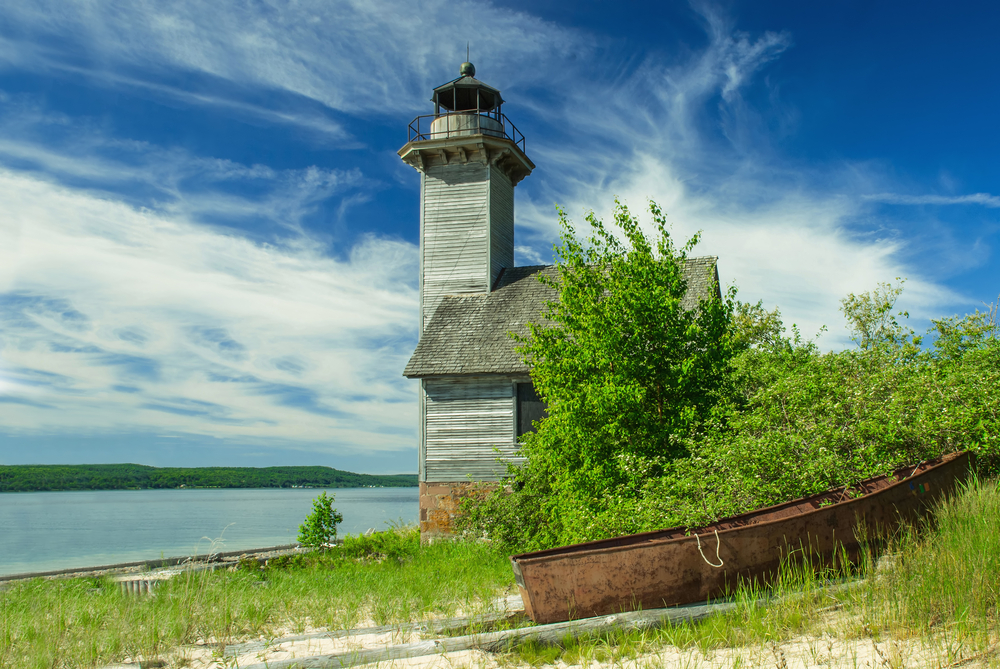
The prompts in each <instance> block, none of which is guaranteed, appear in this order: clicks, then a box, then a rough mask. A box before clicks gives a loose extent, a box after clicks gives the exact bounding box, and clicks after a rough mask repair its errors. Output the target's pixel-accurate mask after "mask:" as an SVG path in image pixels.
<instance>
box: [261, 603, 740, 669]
mask: <svg viewBox="0 0 1000 669" xmlns="http://www.w3.org/2000/svg"><path fill="white" fill-rule="evenodd" d="M735 606H736V605H735V604H733V603H731V602H725V603H720V604H695V605H689V606H678V607H674V608H669V609H653V610H649V611H631V612H629V613H619V614H615V615H610V616H600V617H597V618H587V619H585V620H571V621H569V622H564V623H553V624H551V625H538V626H536V627H523V628H520V629H512V630H502V631H499V632H487V633H485V634H469V635H465V636H457V637H450V638H443V639H432V640H428V641H419V642H417V643H406V644H400V645H397V646H388V647H386V648H376V649H371V650H359V651H350V652H343V653H332V654H330V655H315V656H313V657H302V658H295V659H291V660H273V661H270V662H263V663H260V664H253V665H249V666H247V667H245V668H244V669H336V668H339V667H354V666H357V665H361V664H372V663H374V662H386V661H390V660H402V659H406V658H411V657H421V656H425V655H436V654H441V653H453V652H456V651H462V650H483V651H487V652H503V651H508V650H512V649H514V648H517V647H518V646H520V645H522V644H525V643H529V642H534V643H538V644H542V645H554V644H558V643H559V642H561V641H562V640H563V639H565V638H566V637H567V636H573V637H579V636H586V635H590V634H601V633H606V632H611V631H614V630H637V629H652V628H656V627H662V626H664V625H676V624H678V623H684V622H695V621H698V620H702V619H703V618H707V617H708V616H710V615H714V614H717V613H725V612H727V611H731V610H733V608H735ZM391 629H396V628H391ZM369 633H370V632H369Z"/></svg>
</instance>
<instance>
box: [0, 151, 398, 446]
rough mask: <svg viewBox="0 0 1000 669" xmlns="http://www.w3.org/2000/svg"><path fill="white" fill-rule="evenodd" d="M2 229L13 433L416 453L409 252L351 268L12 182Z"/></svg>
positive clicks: (1, 414)
mask: <svg viewBox="0 0 1000 669" xmlns="http://www.w3.org/2000/svg"><path fill="white" fill-rule="evenodd" d="M0 220H2V221H3V222H4V223H3V226H2V227H0V237H2V238H0V249H2V251H0V253H2V257H0V267H3V268H5V269H4V271H3V273H2V274H0V294H2V298H0V299H2V304H3V309H2V314H3V318H4V323H3V326H2V328H0V329H2V331H3V336H2V338H0V360H2V361H3V362H2V367H0V380H2V382H3V391H2V393H3V398H4V401H3V402H0V422H2V423H3V425H4V427H5V429H6V430H8V431H11V432H14V433H32V432H38V431H43V432H44V431H48V432H55V433H58V432H60V431H80V432H84V433H86V432H100V431H108V430H111V431H116V430H135V431H141V430H150V429H154V430H167V431H176V432H179V433H188V434H206V435H207V434H210V435H214V436H217V437H230V438H234V439H239V440H241V441H242V442H253V441H254V440H261V441H267V442H268V443H271V444H274V443H287V444H289V445H291V446H295V445H305V444H308V445H309V447H311V448H316V447H317V445H326V446H327V447H328V448H329V449H331V450H337V451H340V452H350V451H358V450H365V449H367V450H379V449H399V448H404V447H410V446H411V445H412V444H411V442H412V439H413V431H414V422H415V413H414V411H413V409H412V407H413V404H414V403H413V399H414V396H413V392H414V391H413V388H412V384H409V383H407V382H406V381H405V380H403V379H401V378H400V377H399V370H400V369H402V367H403V365H404V364H405V358H406V353H407V352H408V350H409V349H410V348H411V347H412V344H413V341H414V339H415V322H416V320H415V314H416V293H415V287H414V285H413V283H414V281H413V277H414V276H415V274H416V249H415V248H414V247H413V246H412V245H411V244H408V243H405V242H401V241H394V240H389V239H380V238H377V237H369V238H367V239H365V240H364V241H363V242H362V243H360V244H359V245H357V246H356V247H355V248H354V249H352V250H351V252H350V253H349V254H348V257H347V258H346V259H344V260H336V259H333V258H331V257H330V255H329V249H327V248H325V247H324V245H322V244H320V243H319V242H317V241H315V240H312V239H310V238H309V237H307V236H299V237H296V238H293V239H291V240H288V241H286V242H284V243H281V244H264V243H258V242H253V241H251V240H249V239H247V238H246V237H243V236H240V235H235V234H225V233H223V232H220V231H218V230H214V229H212V228H208V227H205V226H202V225H198V224H195V223H192V222H190V221H189V220H186V219H185V218H184V217H177V216H169V215H165V214H161V213H157V212H151V211H148V210H146V211H143V210H139V209H136V208H133V207H130V206H128V205H126V204H123V203H121V202H118V201H114V200H107V199H101V198H99V197H96V196H94V195H92V194H89V193H83V192H80V191H78V190H71V189H67V188H64V187H61V186H58V185H55V184H52V183H50V182H47V181H43V180H41V179H38V178H34V177H31V176H27V175H24V174H17V173H14V172H11V171H9V170H3V171H0ZM28 389H31V390H30V392H27V391H28Z"/></svg>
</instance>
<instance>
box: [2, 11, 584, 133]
mask: <svg viewBox="0 0 1000 669" xmlns="http://www.w3.org/2000/svg"><path fill="white" fill-rule="evenodd" d="M7 10H8V11H6V12H5V20H6V21H7V22H8V25H11V26H13V27H14V28H15V30H14V31H11V34H8V35H7V36H6V38H5V43H4V44H2V45H0V58H5V59H6V60H7V61H8V62H9V63H12V64H16V65H18V66H19V67H23V68H47V69H57V70H58V69H73V70H74V71H81V72H83V73H84V74H87V75H89V76H94V77H100V78H104V77H110V78H111V79H109V80H120V79H122V78H124V79H127V80H129V81H144V82H150V83H149V85H155V86H158V87H160V88H161V89H163V90H166V89H170V91H171V94H172V95H174V96H176V97H178V98H184V97H190V98H191V99H192V101H193V102H194V103H197V104H210V103H212V102H218V103H220V104H232V102H231V100H232V99H234V98H235V99H238V98H240V97H243V96H245V95H246V94H247V93H248V89H249V90H253V89H260V88H264V89H273V90H280V91H286V92H288V93H291V94H294V95H298V96H302V97H305V98H308V99H311V100H316V101H318V102H320V103H322V104H323V105H326V106H328V107H330V108H332V109H336V110H340V111H344V112H348V113H364V114H371V113H375V114H379V113H382V114H395V113H399V112H401V111H403V112H406V113H410V112H411V111H412V110H414V109H420V108H424V107H425V106H426V98H427V95H428V91H429V90H430V88H431V87H432V86H435V85H437V84H439V83H441V82H440V81H439V79H440V77H441V73H440V70H439V68H438V64H439V63H442V62H445V63H451V64H453V66H454V67H455V68H456V69H457V65H458V63H460V62H461V60H464V56H465V53H464V49H463V48H462V47H464V46H465V43H466V41H467V40H471V41H472V42H473V45H474V50H475V56H476V58H477V59H482V60H483V61H492V62H496V63H503V67H502V68H501V69H500V71H499V74H500V75H501V76H500V77H499V79H500V80H499V81H497V79H494V82H495V83H500V84H503V83H505V82H504V81H503V80H502V79H504V78H509V77H511V76H512V73H517V76H518V78H519V79H523V78H524V74H525V73H531V72H534V73H535V75H534V76H535V77H537V78H541V77H545V76H546V73H544V72H542V71H539V69H538V68H537V63H538V62H539V60H543V61H544V60H547V59H548V58H547V57H548V56H552V55H554V54H569V53H579V52H581V51H585V50H587V47H586V46H585V44H584V43H583V42H582V41H581V40H579V39H577V38H575V35H576V33H575V31H572V30H568V29H565V28H562V27H560V26H558V25H555V24H552V23H548V22H544V21H541V20H539V19H537V18H535V17H532V16H530V15H526V14H524V13H519V12H514V11H510V10H507V9H504V8H501V7H497V6H495V5H492V4H490V3H483V2H476V1H474V0H456V1H449V2H444V1H443V0H417V1H414V2H401V1H399V2H390V1H385V0H380V1H377V2H370V1H367V0H346V1H341V2H326V1H325V0H302V1H300V2H275V3H236V2H216V3H205V2H196V1H195V0H173V1H168V2H161V1H155V2H154V1H152V0H137V1H136V2H129V3H110V2H109V3H92V2H85V1H84V0H69V1H62V0H58V1H56V0H37V1H36V2H32V3H18V4H17V5H15V6H12V7H9V8H7ZM484 26H488V29H487V30H484ZM40 44H45V45H46V46H44V47H41V46H39V45H40ZM82 63H85V64H82ZM179 73H196V74H199V75H202V77H204V78H203V79H201V80H198V79H196V80H193V81H192V80H191V77H190V76H183V77H178V76H177V75H178V74H179ZM455 74H456V75H457V72H455ZM529 76H530V75H529ZM176 78H180V79H183V83H174V81H173V80H174V79H176ZM219 82H229V83H231V84H233V85H236V86H240V87H244V88H243V90H239V89H236V88H233V89H231V90H229V91H226V93H227V94H226V95H221V94H220V91H219V88H220V86H219Z"/></svg>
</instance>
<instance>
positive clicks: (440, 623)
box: [200, 611, 524, 667]
mask: <svg viewBox="0 0 1000 669" xmlns="http://www.w3.org/2000/svg"><path fill="white" fill-rule="evenodd" d="M516 619H521V620H523V619H524V612H523V611H514V612H511V613H496V614H491V615H482V616H463V617H460V618H445V619H443V620H427V621H423V622H418V623H399V624H397V625H382V626H381V627H358V628H355V629H347V630H329V631H326V632H313V633H311V634H299V635H297V636H286V637H281V638H280V639H263V640H258V641H247V642H244V643H234V644H228V645H226V648H225V651H224V652H223V656H225V657H239V656H240V655H247V654H248V653H258V652H261V651H266V650H267V649H268V648H271V647H273V646H275V645H279V644H283V643H291V642H294V641H308V640H310V639H343V638H345V637H352V636H368V635H372V634H390V633H392V632H422V633H425V634H451V633H453V632H458V631H463V630H468V629H469V628H470V627H482V628H487V629H488V628H491V627H496V626H497V623H500V622H505V621H510V620H516ZM200 645H203V646H217V645H218V644H200ZM414 657H416V656H414ZM267 666H268V667H270V666H274V665H273V663H268V664H267Z"/></svg>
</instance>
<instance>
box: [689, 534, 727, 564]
mask: <svg viewBox="0 0 1000 669" xmlns="http://www.w3.org/2000/svg"><path fill="white" fill-rule="evenodd" d="M694 540H695V541H697V542H698V552H699V553H701V559H702V560H704V561H705V564H707V565H708V566H709V567H715V568H716V569H721V568H722V565H723V562H722V558H720V557H719V547H720V546H721V545H722V542H721V541H719V530H715V559H716V560H718V561H719V564H712V563H711V562H709V561H708V558H707V557H705V554H704V553H702V550H701V539H700V538H698V533H697V532H695V534H694Z"/></svg>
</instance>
